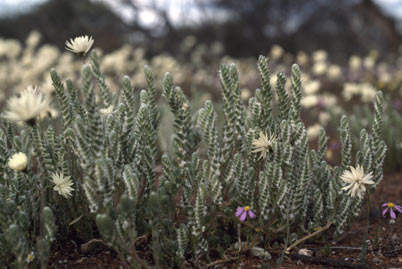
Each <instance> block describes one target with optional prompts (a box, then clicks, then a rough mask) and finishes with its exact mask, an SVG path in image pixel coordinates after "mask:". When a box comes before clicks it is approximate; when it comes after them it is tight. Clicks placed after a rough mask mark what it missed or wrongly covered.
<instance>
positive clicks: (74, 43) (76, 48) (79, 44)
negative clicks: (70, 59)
mask: <svg viewBox="0 0 402 269" xmlns="http://www.w3.org/2000/svg"><path fill="white" fill-rule="evenodd" d="M93 43H94V39H93V38H92V36H90V37H88V36H87V35H86V36H79V37H76V38H74V39H72V38H71V39H70V41H66V50H68V51H71V52H73V53H77V54H78V55H79V56H81V57H82V56H85V54H87V53H88V51H89V50H90V49H91V47H92V44H93Z"/></svg>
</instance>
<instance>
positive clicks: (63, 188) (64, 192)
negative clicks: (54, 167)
mask: <svg viewBox="0 0 402 269" xmlns="http://www.w3.org/2000/svg"><path fill="white" fill-rule="evenodd" d="M52 180H53V183H54V185H55V186H54V187H53V190H54V191H57V192H58V194H60V195H61V196H63V197H64V198H69V197H70V196H71V192H72V191H73V190H74V189H73V188H72V187H71V186H72V185H73V182H72V181H71V179H70V177H69V176H67V177H65V176H64V175H63V173H53V174H52Z"/></svg>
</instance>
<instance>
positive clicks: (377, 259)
mask: <svg viewBox="0 0 402 269" xmlns="http://www.w3.org/2000/svg"><path fill="white" fill-rule="evenodd" d="M372 261H373V262H375V263H377V262H380V259H379V258H373V259H372Z"/></svg>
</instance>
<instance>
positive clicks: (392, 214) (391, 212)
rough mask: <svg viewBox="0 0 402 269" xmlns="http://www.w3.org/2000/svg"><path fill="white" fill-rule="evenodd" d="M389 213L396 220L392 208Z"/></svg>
mask: <svg viewBox="0 0 402 269" xmlns="http://www.w3.org/2000/svg"><path fill="white" fill-rule="evenodd" d="M389 213H390V214H391V218H392V219H395V218H396V215H395V212H394V210H392V208H390V209H389Z"/></svg>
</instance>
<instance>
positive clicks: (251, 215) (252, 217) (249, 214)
mask: <svg viewBox="0 0 402 269" xmlns="http://www.w3.org/2000/svg"><path fill="white" fill-rule="evenodd" d="M248 216H249V217H250V219H254V218H255V214H254V212H253V211H251V210H249V211H248Z"/></svg>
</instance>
